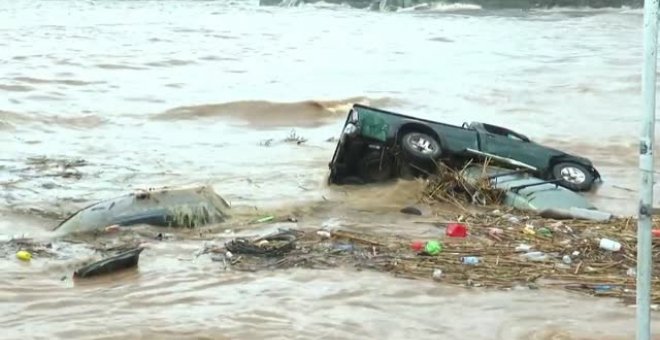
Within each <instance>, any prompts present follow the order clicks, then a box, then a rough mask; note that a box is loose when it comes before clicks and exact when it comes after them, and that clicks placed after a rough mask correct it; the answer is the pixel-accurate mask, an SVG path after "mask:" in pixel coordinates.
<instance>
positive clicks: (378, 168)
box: [358, 151, 393, 182]
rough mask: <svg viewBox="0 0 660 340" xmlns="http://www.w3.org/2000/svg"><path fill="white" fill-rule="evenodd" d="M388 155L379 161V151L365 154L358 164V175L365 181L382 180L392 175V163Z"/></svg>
mask: <svg viewBox="0 0 660 340" xmlns="http://www.w3.org/2000/svg"><path fill="white" fill-rule="evenodd" d="M392 163H393V162H392V160H391V159H389V157H385V158H384V159H383V161H382V163H381V152H380V151H371V152H369V153H368V154H366V155H365V156H364V157H363V158H362V159H361V160H360V164H359V168H358V171H359V175H360V177H362V178H363V179H364V180H365V181H366V182H383V181H386V180H388V179H390V178H391V177H392V171H393V164H392Z"/></svg>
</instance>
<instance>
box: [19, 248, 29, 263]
mask: <svg viewBox="0 0 660 340" xmlns="http://www.w3.org/2000/svg"><path fill="white" fill-rule="evenodd" d="M16 258H17V259H19V260H21V261H26V262H27V261H30V260H32V254H30V252H28V251H25V250H19V251H18V252H17V253H16Z"/></svg>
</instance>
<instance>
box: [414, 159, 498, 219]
mask: <svg viewBox="0 0 660 340" xmlns="http://www.w3.org/2000/svg"><path fill="white" fill-rule="evenodd" d="M489 162H490V161H489V160H486V161H485V163H484V167H483V169H484V170H483V171H484V174H486V169H487V168H488V165H489ZM470 164H471V162H468V163H467V164H466V165H465V166H464V167H463V168H462V169H460V170H456V169H453V168H451V167H449V166H447V165H445V164H444V163H437V167H438V171H437V172H436V174H433V175H432V176H430V177H429V179H428V182H427V185H426V188H425V190H424V194H423V196H424V199H425V200H426V201H430V202H435V201H440V202H445V203H450V204H453V205H455V206H457V207H459V208H461V209H463V210H465V207H464V206H463V204H464V203H467V204H477V205H482V206H490V205H496V204H500V203H502V200H503V198H504V191H503V190H501V189H497V188H495V187H493V186H492V184H491V182H490V180H489V179H488V178H487V176H482V177H481V178H480V179H479V180H478V181H476V182H475V183H471V182H469V181H467V180H466V178H465V176H463V175H462V172H463V171H465V169H467V168H468V167H469V166H470Z"/></svg>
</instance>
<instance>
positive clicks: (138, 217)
mask: <svg viewBox="0 0 660 340" xmlns="http://www.w3.org/2000/svg"><path fill="white" fill-rule="evenodd" d="M229 209H230V205H229V203H228V202H227V201H226V200H225V199H224V198H222V197H221V196H220V195H218V194H217V193H215V191H214V190H213V188H211V187H210V186H191V187H176V188H172V187H164V188H158V189H149V190H140V191H137V192H133V193H129V194H125V195H122V196H119V197H115V198H111V199H108V200H104V201H100V202H97V203H94V204H92V205H90V206H87V207H85V208H83V209H81V210H79V211H77V212H76V213H74V214H72V215H71V216H70V217H69V218H67V219H66V220H64V221H63V222H62V223H60V224H59V225H58V226H57V227H55V229H54V232H55V233H56V234H70V233H78V232H90V231H97V230H104V229H105V228H107V227H109V226H113V225H117V226H131V225H138V224H146V225H155V226H166V227H185V228H192V227H197V226H201V225H207V224H212V223H220V222H223V221H225V220H226V219H227V218H228V217H229V213H228V211H229Z"/></svg>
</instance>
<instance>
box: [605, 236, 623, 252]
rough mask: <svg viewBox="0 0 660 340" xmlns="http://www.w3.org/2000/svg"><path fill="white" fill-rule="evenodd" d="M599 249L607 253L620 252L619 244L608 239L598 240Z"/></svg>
mask: <svg viewBox="0 0 660 340" xmlns="http://www.w3.org/2000/svg"><path fill="white" fill-rule="evenodd" d="M600 248H601V249H605V250H609V251H619V250H621V243H619V242H617V241H613V240H610V239H606V238H602V239H600Z"/></svg>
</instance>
